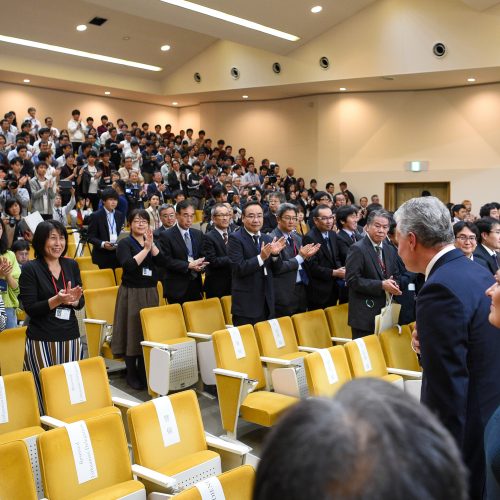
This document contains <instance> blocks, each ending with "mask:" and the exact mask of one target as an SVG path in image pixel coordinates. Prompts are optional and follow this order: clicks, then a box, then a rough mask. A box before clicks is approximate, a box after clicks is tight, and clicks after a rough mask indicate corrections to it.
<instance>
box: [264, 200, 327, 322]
mask: <svg viewBox="0 0 500 500" xmlns="http://www.w3.org/2000/svg"><path fill="white" fill-rule="evenodd" d="M276 217H277V222H278V226H277V227H276V228H275V229H274V230H273V231H272V232H271V234H270V236H272V237H273V238H274V237H276V239H278V240H279V239H280V238H282V237H285V240H286V246H285V248H283V250H282V251H281V260H282V262H283V265H282V267H281V268H280V269H279V271H275V273H274V274H273V281H274V296H275V313H276V317H277V318H279V317H281V316H291V315H292V314H296V313H300V312H304V311H306V309H307V295H306V285H307V283H308V282H309V279H308V276H307V274H306V271H305V270H304V269H303V268H302V264H303V262H304V260H307V259H309V258H310V257H312V256H313V255H314V254H315V253H316V252H317V251H318V250H319V249H320V247H321V245H320V244H319V243H310V244H309V245H304V246H302V238H301V237H300V236H299V235H298V234H297V232H296V231H295V227H296V225H297V207H296V206H295V205H292V204H291V203H282V204H281V205H280V206H279V207H278V210H277V212H276Z"/></svg>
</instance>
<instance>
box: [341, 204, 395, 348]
mask: <svg viewBox="0 0 500 500" xmlns="http://www.w3.org/2000/svg"><path fill="white" fill-rule="evenodd" d="M390 223H391V216H390V215H389V213H387V212H385V211H383V210H375V211H373V212H371V213H370V215H369V216H368V220H367V223H366V228H365V231H366V236H365V237H364V238H363V239H362V240H360V241H358V242H357V243H354V245H352V246H351V247H350V248H349V253H348V254H347V261H346V265H345V268H346V282H347V286H348V289H349V313H348V323H349V325H350V326H351V329H352V338H353V339H357V338H361V337H366V336H367V335H372V334H373V333H374V331H375V316H377V314H380V311H381V309H382V308H383V307H384V306H385V304H386V294H391V295H401V290H400V289H399V285H398V281H399V267H398V262H397V253H396V250H395V248H394V247H393V246H392V245H390V244H388V243H387V242H386V238H387V233H388V232H389V227H390Z"/></svg>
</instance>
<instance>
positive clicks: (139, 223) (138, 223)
mask: <svg viewBox="0 0 500 500" xmlns="http://www.w3.org/2000/svg"><path fill="white" fill-rule="evenodd" d="M132 222H133V223H134V224H137V225H138V226H141V225H145V224H149V222H148V221H147V220H145V219H134V220H133V221H132Z"/></svg>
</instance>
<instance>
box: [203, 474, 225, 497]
mask: <svg viewBox="0 0 500 500" xmlns="http://www.w3.org/2000/svg"><path fill="white" fill-rule="evenodd" d="M195 487H196V489H197V490H198V491H199V492H200V495H201V500H225V498H226V496H225V495H224V490H223V489H222V484H220V481H219V479H218V478H217V477H216V476H214V477H209V478H208V479H205V480H204V481H201V482H199V483H196V484H195Z"/></svg>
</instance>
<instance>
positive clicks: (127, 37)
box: [122, 35, 130, 42]
mask: <svg viewBox="0 0 500 500" xmlns="http://www.w3.org/2000/svg"><path fill="white" fill-rule="evenodd" d="M122 40H125V41H126V42H128V41H129V40H130V37H129V36H128V35H125V36H124V37H122Z"/></svg>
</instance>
